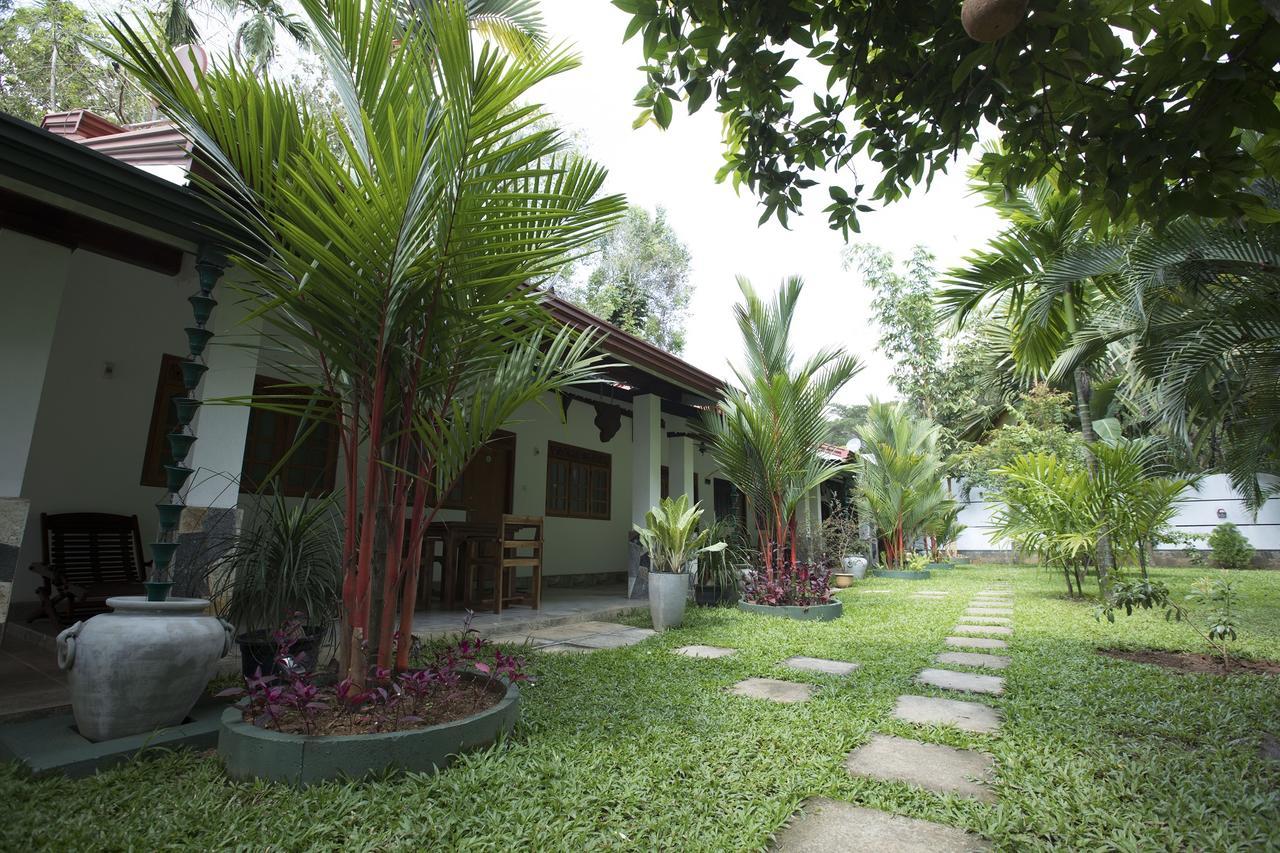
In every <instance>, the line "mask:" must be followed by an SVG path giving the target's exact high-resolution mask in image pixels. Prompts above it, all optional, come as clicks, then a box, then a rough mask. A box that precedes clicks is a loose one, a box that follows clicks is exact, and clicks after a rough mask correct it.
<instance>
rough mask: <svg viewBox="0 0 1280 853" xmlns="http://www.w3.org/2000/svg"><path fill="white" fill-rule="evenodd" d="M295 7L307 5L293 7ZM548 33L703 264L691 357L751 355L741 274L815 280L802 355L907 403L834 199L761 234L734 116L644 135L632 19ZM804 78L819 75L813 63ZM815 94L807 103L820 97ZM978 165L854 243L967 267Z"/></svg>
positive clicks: (850, 392) (616, 153)
mask: <svg viewBox="0 0 1280 853" xmlns="http://www.w3.org/2000/svg"><path fill="white" fill-rule="evenodd" d="M80 2H81V3H82V5H84V6H86V7H87V8H88V9H90V10H91V11H94V12H97V13H103V12H107V11H110V10H112V9H113V8H127V7H128V6H129V4H128V3H127V2H123V3H121V2H119V0H115V2H113V0H80ZM286 7H290V8H296V6H295V4H293V3H289V2H286ZM542 10H543V15H544V17H545V19H546V25H547V31H548V34H549V35H550V36H551V38H552V40H553V41H566V42H568V43H570V44H572V45H573V46H574V47H575V48H576V50H577V52H578V53H579V54H580V56H581V58H582V66H581V67H580V68H578V69H576V70H574V71H571V72H568V73H566V74H563V75H561V76H560V77H559V78H556V79H553V80H550V81H548V82H547V83H545V84H543V87H542V88H541V90H540V91H536V92H535V94H536V96H537V97H538V98H539V99H540V100H541V101H542V102H543V103H545V104H546V106H547V107H548V108H549V109H550V110H551V111H552V112H553V113H555V114H556V116H557V117H558V118H559V120H560V121H561V122H562V123H563V124H564V126H565V129H566V130H567V131H568V132H570V133H572V134H573V135H574V136H575V137H576V139H577V141H578V142H579V143H580V144H581V145H582V147H583V148H584V149H585V150H586V152H587V153H588V154H589V155H590V156H591V157H592V158H593V159H595V160H597V161H599V162H601V163H603V164H604V165H605V166H607V167H608V169H609V181H608V186H607V189H608V190H609V191H610V192H620V193H624V194H625V195H626V196H627V198H628V200H629V201H630V202H631V203H633V204H638V205H642V206H644V207H647V208H650V209H652V208H654V207H656V206H658V205H662V206H664V207H665V208H666V209H667V213H668V218H669V221H670V222H671V224H672V227H673V228H674V229H675V230H676V232H677V233H678V234H679V235H680V237H681V239H682V240H683V241H684V242H685V245H686V246H687V247H688V249H689V253H690V255H691V256H692V259H693V272H692V280H693V284H694V296H693V300H692V305H691V309H690V316H689V322H688V334H687V344H686V347H685V352H684V353H683V356H684V358H685V359H687V360H688V361H690V362H692V363H693V364H695V365H697V366H698V367H701V368H702V369H704V370H706V371H708V372H710V373H713V374H716V375H718V376H722V377H728V376H729V375H730V374H729V370H728V367H727V363H726V359H728V358H736V357H737V355H738V352H739V347H738V331H737V327H736V325H735V324H734V322H733V319H732V315H731V313H730V312H731V308H732V306H733V304H734V303H735V302H736V301H737V299H738V296H739V291H738V286H737V283H736V282H735V276H736V275H738V274H743V275H746V276H747V277H748V278H750V279H751V280H752V281H753V282H754V284H755V285H756V288H757V290H759V291H762V292H769V291H770V290H772V289H773V288H774V287H776V286H777V284H778V282H780V281H781V280H782V279H783V278H784V277H786V276H789V275H799V276H800V277H802V278H803V279H804V281H805V291H804V295H803V296H802V297H801V301H800V306H799V308H798V310H797V317H796V325H795V327H794V336H793V337H794V341H795V345H796V348H797V349H798V350H799V352H800V354H801V355H807V354H808V353H809V352H812V351H813V350H814V349H816V348H818V347H820V346H831V345H839V346H843V347H845V348H846V349H847V350H849V351H850V352H852V353H854V354H856V355H857V356H858V357H859V358H860V359H862V361H863V363H864V365H865V369H864V370H863V372H862V373H861V374H860V375H859V376H858V377H857V378H856V379H855V380H854V382H853V383H852V384H851V385H850V386H849V388H847V389H846V391H845V393H844V394H842V395H841V402H846V403H853V402H861V401H863V400H865V399H866V397H867V396H868V395H875V396H878V397H881V398H887V397H892V396H894V392H893V388H892V386H891V385H890V384H889V364H888V362H887V360H886V359H885V358H884V357H883V356H881V355H880V354H879V353H878V352H876V349H875V345H876V340H877V337H878V332H877V330H876V327H875V323H874V321H873V319H872V317H871V311H870V301H871V293H870V291H869V290H868V289H867V288H866V287H864V286H863V285H862V282H861V281H860V276H859V275H858V274H857V272H856V271H849V272H845V271H844V270H843V269H841V253H842V250H843V248H844V241H843V238H842V237H841V235H840V234H839V232H836V231H832V230H830V229H829V228H828V227H827V222H826V216H825V215H824V214H823V213H822V212H821V211H822V208H823V207H825V206H826V203H827V194H826V189H825V187H823V186H820V187H815V188H814V189H813V190H811V191H810V192H809V193H808V194H807V197H806V209H807V210H808V211H809V212H808V213H807V214H806V215H804V216H799V217H793V218H792V219H791V220H790V222H791V230H789V231H788V230H786V229H784V228H783V227H782V226H780V225H779V224H778V223H777V221H776V220H770V221H769V222H768V223H766V224H765V225H763V226H759V227H757V225H756V221H757V219H758V218H759V216H760V213H761V211H762V208H761V207H759V206H758V204H757V203H756V199H755V197H754V196H752V195H751V194H750V193H749V192H747V191H746V190H745V189H744V191H743V194H742V195H741V196H737V195H735V194H734V192H733V189H732V187H731V185H730V184H728V183H725V184H717V183H716V181H715V174H716V171H717V170H718V169H719V167H720V165H721V163H722V162H723V160H722V157H721V152H722V146H721V143H720V115H719V114H718V113H717V112H716V111H715V109H714V103H713V102H712V101H708V103H707V104H706V105H704V106H703V108H702V110H700V111H699V112H698V113H697V114H696V115H693V116H689V115H687V114H686V113H685V111H684V108H683V107H682V106H680V105H677V106H676V110H675V118H674V119H673V120H672V123H671V127H670V129H668V130H666V131H662V130H659V129H658V128H657V127H656V126H654V125H652V124H649V125H646V126H645V127H642V128H640V129H639V130H633V129H632V127H631V124H632V122H633V121H634V119H635V117H636V115H637V114H638V110H637V108H636V107H635V106H634V105H633V103H632V98H633V97H634V95H635V92H636V90H638V89H639V88H640V86H641V85H643V83H644V75H643V74H642V73H641V72H640V71H638V70H637V69H636V66H638V65H640V63H641V54H640V44H639V38H638V37H637V38H635V39H632V41H630V42H627V43H626V44H623V42H622V34H623V32H624V30H625V28H626V24H627V21H628V16H627V15H626V13H624V12H622V11H620V10H619V9H617V8H616V7H614V6H613V5H612V4H610V3H608V2H605V0H595V2H584V0H542ZM209 11H210V7H208V6H207V5H206V6H204V7H203V8H202V9H201V14H199V15H198V17H199V19H200V24H201V31H202V34H203V36H204V41H205V43H206V45H207V46H208V47H209V48H210V52H211V53H214V54H216V53H218V52H220V51H221V50H225V49H227V45H228V44H229V42H230V34H231V32H232V31H233V30H234V23H233V21H232V20H230V19H229V18H228V17H227V16H226V15H225V14H222V13H219V14H214V15H210V14H209ZM278 37H279V38H280V40H281V45H280V46H281V48H282V56H280V58H279V59H278V60H277V69H276V70H277V73H287V72H288V70H289V69H290V68H291V67H293V65H294V63H295V62H296V51H295V50H294V49H293V48H292V45H291V44H290V43H288V42H289V40H288V38H287V36H285V35H284V34H283V33H281V34H279V36H278ZM798 73H799V76H801V77H804V76H806V75H805V73H804V70H803V68H801V70H800V71H799V72H798ZM803 97H806V98H807V95H804V96H803ZM968 162H969V161H968V160H967V159H965V160H962V161H960V162H959V163H956V164H953V165H952V167H951V169H950V171H949V173H948V174H947V175H944V176H941V177H940V178H938V179H937V180H935V182H934V185H933V187H932V189H930V190H929V192H928V193H927V194H926V193H925V192H924V191H923V188H920V189H917V190H916V192H915V193H913V194H912V196H910V197H909V198H908V199H906V200H905V201H900V202H897V203H896V204H894V205H892V206H890V207H888V208H885V209H883V210H877V211H874V212H872V213H868V214H863V215H862V232H861V234H857V235H852V236H851V239H852V240H853V241H860V242H868V243H874V244H876V245H879V246H882V247H884V248H886V249H888V250H890V251H892V252H893V253H894V254H895V255H897V256H898V257H900V258H905V257H906V255H907V253H908V252H909V251H910V249H911V247H912V246H914V245H915V244H917V243H923V244H924V245H926V246H927V247H929V249H931V250H932V251H933V253H934V254H935V255H937V258H938V265H939V268H941V269H945V268H946V267H947V266H949V265H951V264H953V263H955V262H957V261H959V260H960V258H961V257H962V256H963V255H964V254H965V253H967V252H968V251H970V250H971V249H973V248H974V247H977V246H978V245H980V244H981V243H983V242H985V241H986V240H987V239H988V238H989V237H990V236H992V235H993V234H994V233H995V232H996V230H997V227H998V220H997V217H996V216H995V214H994V213H992V212H991V211H990V210H988V209H986V208H983V207H982V206H981V205H979V204H978V203H977V202H976V201H975V200H974V199H973V198H971V197H969V195H968V192H967V189H966V186H965V172H966V168H967V166H968ZM859 168H860V170H861V177H862V179H863V182H864V183H865V184H866V185H867V187H868V188H870V187H872V186H874V184H875V183H876V180H875V172H874V170H873V169H872V168H871V167H870V165H869V164H868V162H867V161H865V160H863V161H862V162H861V165H860V166H859Z"/></svg>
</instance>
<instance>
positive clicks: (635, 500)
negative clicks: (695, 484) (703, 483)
mask: <svg viewBox="0 0 1280 853" xmlns="http://www.w3.org/2000/svg"><path fill="white" fill-rule="evenodd" d="M631 411H632V417H631V430H632V433H631V521H632V522H633V523H635V524H639V525H642V526H643V525H644V514H645V513H646V512H648V511H649V510H650V509H652V508H653V507H655V506H657V505H658V502H659V501H660V500H661V499H662V437H663V436H662V400H661V398H659V397H657V396H655V395H653V394H640V395H638V396H637V397H636V398H635V399H634V400H632V401H631ZM690 489H691V490H692V486H690Z"/></svg>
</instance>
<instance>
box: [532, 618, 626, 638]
mask: <svg viewBox="0 0 1280 853" xmlns="http://www.w3.org/2000/svg"><path fill="white" fill-rule="evenodd" d="M602 624H604V623H601V622H597V623H594V624H593V623H588V622H571V623H569V624H567V625H548V626H546V627H545V628H532V629H530V630H529V632H528V636H529V637H531V638H533V639H535V640H543V641H545V642H551V643H558V642H561V641H564V640H576V639H577V638H578V637H590V636H591V635H592V634H599V633H601V632H603V631H604V630H606V629H605V628H601V627H598V626H599V625H602ZM612 627H613V629H614V630H618V629H620V628H624V627H626V626H624V625H614V626H612Z"/></svg>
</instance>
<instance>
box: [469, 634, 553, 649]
mask: <svg viewBox="0 0 1280 853" xmlns="http://www.w3.org/2000/svg"><path fill="white" fill-rule="evenodd" d="M485 639H486V640H488V641H489V642H491V643H506V644H508V645H513V646H524V645H529V646H532V647H533V648H535V649H538V648H542V647H543V646H550V645H552V644H553V643H555V640H543V639H540V638H538V637H534V636H532V635H530V634H494V635H493V636H492V637H485Z"/></svg>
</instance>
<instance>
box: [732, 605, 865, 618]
mask: <svg viewBox="0 0 1280 853" xmlns="http://www.w3.org/2000/svg"><path fill="white" fill-rule="evenodd" d="M738 609H739V610H741V611H743V612H746V613H759V614H761V615H764V616H779V617H781V618H783V619H795V620H797V621H800V622H830V621H831V620H832V619H839V618H840V614H841V613H843V612H844V605H843V604H842V603H841V602H840V601H839V600H836V601H831V602H828V603H827V604H811V605H809V606H808V607H796V606H792V605H773V604H752V603H750V602H747V601H739V602H738Z"/></svg>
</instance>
